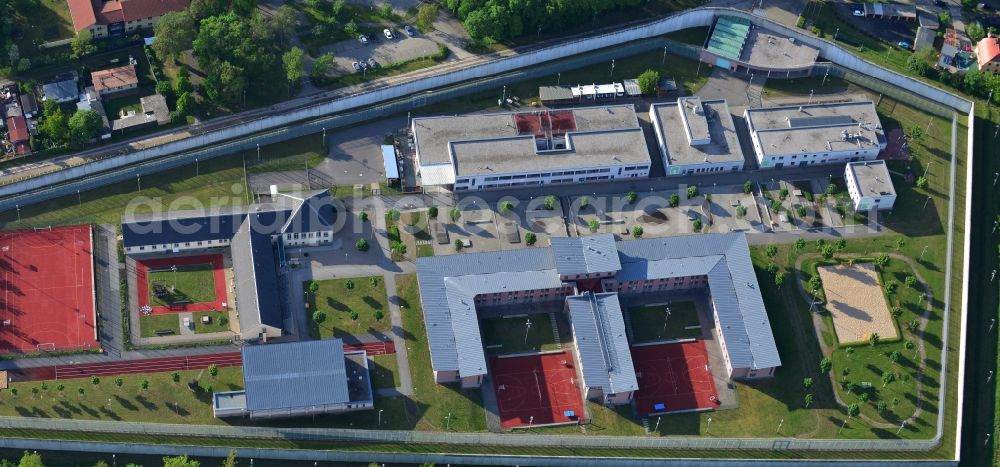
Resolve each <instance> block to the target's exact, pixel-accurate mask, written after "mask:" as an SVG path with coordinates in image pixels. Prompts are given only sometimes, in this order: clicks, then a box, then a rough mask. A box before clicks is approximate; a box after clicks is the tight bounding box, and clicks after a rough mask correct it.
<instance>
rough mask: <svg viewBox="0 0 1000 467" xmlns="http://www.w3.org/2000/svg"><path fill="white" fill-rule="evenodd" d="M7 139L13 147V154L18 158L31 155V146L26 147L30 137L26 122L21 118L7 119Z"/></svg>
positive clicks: (17, 116)
mask: <svg viewBox="0 0 1000 467" xmlns="http://www.w3.org/2000/svg"><path fill="white" fill-rule="evenodd" d="M7 137H8V138H9V139H10V142H11V144H13V145H14V153H15V154H17V155H19V156H26V155H28V154H31V146H29V145H28V139H29V138H30V137H31V136H30V135H29V133H28V122H27V121H26V120H25V119H24V117H23V116H21V115H16V116H13V117H7Z"/></svg>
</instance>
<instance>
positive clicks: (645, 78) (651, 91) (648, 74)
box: [636, 70, 660, 96]
mask: <svg viewBox="0 0 1000 467" xmlns="http://www.w3.org/2000/svg"><path fill="white" fill-rule="evenodd" d="M636 81H637V82H638V84H639V92H641V93H643V94H644V95H647V96H652V95H655V94H656V89H657V88H658V87H659V85H660V74H659V73H658V72H656V71H654V70H646V71H644V72H642V74H640V75H639V77H638V78H636Z"/></svg>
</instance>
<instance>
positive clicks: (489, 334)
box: [481, 313, 559, 354]
mask: <svg viewBox="0 0 1000 467" xmlns="http://www.w3.org/2000/svg"><path fill="white" fill-rule="evenodd" d="M528 321H531V326H530V327H529V326H528ZM481 329H482V330H483V342H485V343H486V350H487V352H489V353H491V354H511V353H523V352H539V351H542V352H544V351H548V350H558V349H559V344H557V343H556V335H555V332H556V330H555V329H553V327H552V320H551V319H550V318H549V314H548V313H541V314H533V315H527V316H519V317H516V318H512V317H505V318H487V319H484V320H482V324H481Z"/></svg>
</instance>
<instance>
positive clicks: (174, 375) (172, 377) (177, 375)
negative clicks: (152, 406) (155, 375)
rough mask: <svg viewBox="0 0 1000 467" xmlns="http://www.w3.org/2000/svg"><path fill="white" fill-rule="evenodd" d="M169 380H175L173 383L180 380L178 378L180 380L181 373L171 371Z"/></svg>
mask: <svg viewBox="0 0 1000 467" xmlns="http://www.w3.org/2000/svg"><path fill="white" fill-rule="evenodd" d="M170 380H171V381H173V382H175V383H177V382H180V380H181V374H180V373H177V372H176V371H175V372H173V373H170Z"/></svg>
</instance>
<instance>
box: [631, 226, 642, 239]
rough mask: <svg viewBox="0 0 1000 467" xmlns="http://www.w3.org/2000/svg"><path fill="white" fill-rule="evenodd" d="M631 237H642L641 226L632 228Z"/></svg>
mask: <svg viewBox="0 0 1000 467" xmlns="http://www.w3.org/2000/svg"><path fill="white" fill-rule="evenodd" d="M632 236H634V237H635V238H639V237H641V236H642V226H641V225H637V226H635V227H632Z"/></svg>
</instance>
